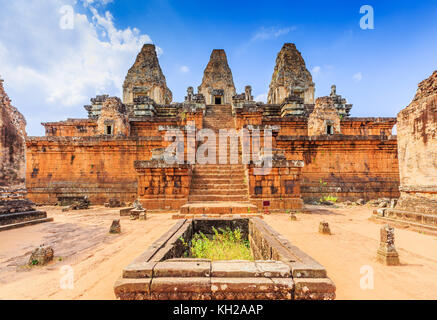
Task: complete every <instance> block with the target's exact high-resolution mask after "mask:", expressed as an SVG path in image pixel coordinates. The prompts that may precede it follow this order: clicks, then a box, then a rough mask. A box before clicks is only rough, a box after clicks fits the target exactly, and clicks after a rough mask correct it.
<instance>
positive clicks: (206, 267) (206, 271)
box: [154, 259, 211, 278]
mask: <svg viewBox="0 0 437 320" xmlns="http://www.w3.org/2000/svg"><path fill="white" fill-rule="evenodd" d="M210 273H211V262H207V261H196V260H195V259H192V260H190V261H174V260H173V261H163V262H158V263H157V265H156V266H155V268H154V277H162V278H165V277H182V278H186V277H194V278H201V277H209V276H210Z"/></svg>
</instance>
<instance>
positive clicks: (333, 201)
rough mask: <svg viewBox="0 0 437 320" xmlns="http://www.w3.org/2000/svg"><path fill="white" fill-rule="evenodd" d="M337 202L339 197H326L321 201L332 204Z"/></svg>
mask: <svg viewBox="0 0 437 320" xmlns="http://www.w3.org/2000/svg"><path fill="white" fill-rule="evenodd" d="M337 200H338V198H337V197H333V196H325V197H323V198H322V199H320V202H323V201H329V202H332V203H336V202H337Z"/></svg>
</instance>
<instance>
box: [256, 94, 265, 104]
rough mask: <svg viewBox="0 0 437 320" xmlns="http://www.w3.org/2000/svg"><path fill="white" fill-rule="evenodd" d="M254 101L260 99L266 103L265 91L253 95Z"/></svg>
mask: <svg viewBox="0 0 437 320" xmlns="http://www.w3.org/2000/svg"><path fill="white" fill-rule="evenodd" d="M255 101H261V102H264V103H267V93H262V94H259V95H257V96H256V97H255Z"/></svg>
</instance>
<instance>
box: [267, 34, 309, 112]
mask: <svg viewBox="0 0 437 320" xmlns="http://www.w3.org/2000/svg"><path fill="white" fill-rule="evenodd" d="M289 96H297V97H300V98H302V99H303V102H304V103H305V104H312V103H314V83H313V79H312V76H311V73H310V72H309V71H308V70H307V68H306V65H305V61H304V59H303V58H302V55H301V53H300V52H299V51H298V50H297V49H296V45H295V44H294V43H285V44H284V46H283V47H282V49H281V51H280V52H279V53H278V56H277V58H276V66H275V70H274V72H273V76H272V81H271V83H270V87H269V94H268V103H273V104H281V103H283V102H284V101H285V99H286V98H287V97H289Z"/></svg>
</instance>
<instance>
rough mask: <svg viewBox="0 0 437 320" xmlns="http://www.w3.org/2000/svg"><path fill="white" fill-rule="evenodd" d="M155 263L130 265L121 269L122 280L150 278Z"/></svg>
mask: <svg viewBox="0 0 437 320" xmlns="http://www.w3.org/2000/svg"><path fill="white" fill-rule="evenodd" d="M155 265H156V262H138V263H131V264H130V265H128V266H127V267H126V268H124V269H123V278H132V279H135V278H152V276H153V268H154V267H155Z"/></svg>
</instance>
